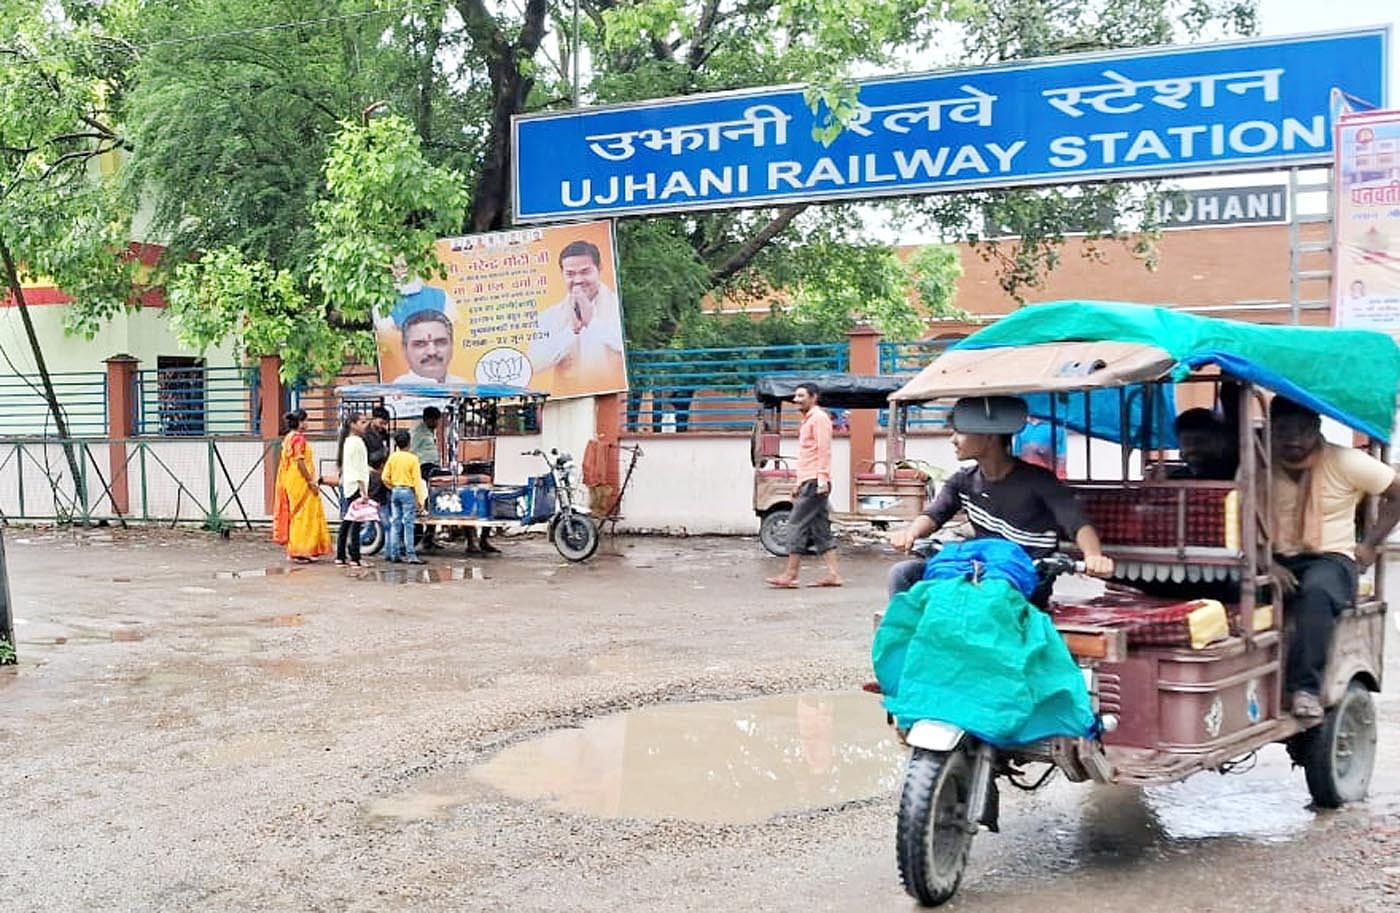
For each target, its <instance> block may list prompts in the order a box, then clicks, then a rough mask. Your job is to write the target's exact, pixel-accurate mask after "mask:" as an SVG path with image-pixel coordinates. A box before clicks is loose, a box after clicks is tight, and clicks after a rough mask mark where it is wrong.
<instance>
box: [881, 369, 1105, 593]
mask: <svg viewBox="0 0 1400 913" xmlns="http://www.w3.org/2000/svg"><path fill="white" fill-rule="evenodd" d="M1026 414H1027V409H1026V403H1025V401H1024V400H1022V399H1020V398H1018V397H1012V396H976V397H964V398H963V399H960V400H958V401H957V403H955V404H954V406H953V414H952V419H951V421H952V425H953V449H954V452H955V453H956V454H957V457H958V459H959V460H976V461H977V462H976V465H973V466H969V467H967V468H965V469H962V470H960V471H958V472H957V473H955V474H954V475H953V476H951V477H950V478H949V479H948V480H947V481H946V482H944V483H943V485H942V487H941V488H939V490H938V495H937V496H936V497H935V498H934V501H933V503H932V504H931V505H929V507H928V509H927V510H925V511H924V513H922V514H920V515H919V516H917V517H915V518H914V520H913V521H912V522H911V523H910V524H909V525H908V526H907V527H905V528H904V529H902V530H900V531H898V532H896V533H894V534H893V535H892V536H891V537H890V542H891V543H892V544H893V545H894V546H895V548H898V549H900V550H902V551H905V552H908V551H909V550H910V549H911V548H912V547H913V545H914V542H915V541H916V540H918V539H921V538H923V537H925V536H928V535H930V534H932V533H934V532H936V531H937V530H939V529H940V528H942V526H943V525H944V524H945V523H947V522H948V521H949V520H951V519H952V518H953V516H954V515H955V514H957V513H958V512H959V511H965V512H966V513H967V517H968V520H969V521H970V522H971V524H972V528H973V531H974V532H975V533H976V536H977V537H978V538H983V537H993V538H998V539H1007V540H1009V541H1011V542H1015V543H1016V544H1017V545H1020V546H1021V547H1022V548H1024V549H1025V550H1026V551H1027V552H1028V553H1029V554H1030V556H1031V557H1032V558H1042V557H1045V556H1046V555H1049V554H1051V553H1052V552H1054V551H1055V550H1056V548H1057V547H1058V546H1059V541H1060V535H1061V533H1063V534H1064V535H1065V536H1066V537H1068V538H1071V539H1073V540H1074V542H1075V544H1076V545H1078V546H1079V548H1080V550H1081V551H1083V553H1084V563H1085V569H1086V570H1087V571H1088V573H1090V574H1092V575H1094V576H1096V577H1108V576H1110V575H1112V573H1113V559H1112V558H1109V557H1108V556H1106V555H1105V554H1104V553H1103V548H1102V546H1101V545H1100V543H1099V534H1098V532H1097V531H1095V529H1094V528H1093V527H1092V526H1090V525H1089V522H1088V520H1086V519H1085V517H1084V513H1083V511H1082V510H1080V507H1079V505H1078V503H1077V502H1076V501H1075V499H1074V493H1073V492H1071V491H1070V490H1069V489H1068V488H1066V487H1065V485H1064V484H1063V483H1062V482H1061V481H1060V480H1059V479H1058V478H1056V477H1055V474H1054V473H1052V472H1050V471H1049V470H1048V469H1045V468H1043V467H1040V466H1033V465H1031V464H1030V463H1026V462H1024V461H1022V460H1019V459H1017V458H1016V457H1014V456H1012V455H1011V436H1012V435H1013V434H1015V433H1016V432H1017V431H1019V430H1021V427H1022V426H1023V425H1024V424H1025V423H1026ZM923 573H924V561H923V559H911V560H908V561H901V562H900V563H899V564H896V565H895V566H894V567H893V568H891V569H890V575H889V594H890V595H891V596H893V595H895V594H896V593H902V592H904V591H905V590H907V589H909V588H910V587H912V586H913V585H914V584H915V583H917V582H918V581H919V580H920V579H922V577H923ZM1050 589H1051V585H1050V584H1049V583H1046V584H1043V585H1042V586H1041V588H1040V589H1039V590H1037V591H1036V592H1035V593H1034V594H1033V596H1032V598H1031V600H1030V601H1031V602H1032V603H1034V604H1035V605H1037V606H1040V607H1041V608H1045V607H1046V606H1047V605H1048V603H1049V600H1050Z"/></svg>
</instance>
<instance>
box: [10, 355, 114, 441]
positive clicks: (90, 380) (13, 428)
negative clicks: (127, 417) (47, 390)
mask: <svg viewBox="0 0 1400 913" xmlns="http://www.w3.org/2000/svg"><path fill="white" fill-rule="evenodd" d="M49 378H50V380H52V381H53V389H54V395H55V396H56V397H57V399H58V403H59V406H60V408H61V409H62V411H63V418H64V421H65V422H66V423H67V425H68V433H69V434H70V435H72V436H74V437H100V436H102V435H104V434H106V433H107V374H106V372H104V371H60V372H57V373H54V374H50V375H49ZM0 419H3V425H0V427H2V428H3V433H5V434H15V435H21V434H37V435H42V434H57V433H58V429H56V428H55V427H54V423H53V416H52V415H51V414H50V412H49V404H48V401H47V400H46V399H44V387H43V384H42V382H41V381H40V379H39V376H38V375H37V374H34V375H27V374H8V375H3V376H0Z"/></svg>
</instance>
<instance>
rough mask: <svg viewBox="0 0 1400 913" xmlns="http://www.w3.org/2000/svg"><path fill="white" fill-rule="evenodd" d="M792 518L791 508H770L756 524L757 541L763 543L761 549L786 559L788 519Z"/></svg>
mask: <svg viewBox="0 0 1400 913" xmlns="http://www.w3.org/2000/svg"><path fill="white" fill-rule="evenodd" d="M790 516H792V507H791V506H789V505H786V504H784V505H781V506H778V507H774V508H770V509H769V511H768V513H766V514H764V515H763V519H762V521H760V522H759V524H758V541H759V542H761V543H763V547H764V548H766V549H768V553H769V554H771V555H776V556H777V557H779V558H786V557H787V553H788V531H787V525H788V517H790Z"/></svg>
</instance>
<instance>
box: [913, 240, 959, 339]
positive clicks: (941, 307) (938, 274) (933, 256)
mask: <svg viewBox="0 0 1400 913" xmlns="http://www.w3.org/2000/svg"><path fill="white" fill-rule="evenodd" d="M904 270H905V277H906V281H907V282H908V284H909V290H910V293H911V294H912V295H913V297H914V299H915V301H916V302H918V307H919V309H920V311H922V313H923V316H924V317H925V318H935V319H937V318H944V319H947V318H953V319H957V320H965V319H967V317H968V313H967V311H965V310H963V309H962V308H960V307H958V306H957V302H956V301H955V300H954V298H955V293H956V292H957V284H958V278H959V277H960V276H962V273H963V268H962V261H961V260H959V258H958V249H957V248H956V247H954V246H952V245H949V244H926V245H924V246H923V247H920V248H919V249H918V250H917V251H915V252H914V254H913V256H911V257H910V258H909V262H907V263H906V264H905V265H904Z"/></svg>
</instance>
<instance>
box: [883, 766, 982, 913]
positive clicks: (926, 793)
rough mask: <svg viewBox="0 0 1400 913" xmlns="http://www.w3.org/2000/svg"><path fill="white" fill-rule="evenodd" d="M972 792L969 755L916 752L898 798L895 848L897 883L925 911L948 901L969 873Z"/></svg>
mask: <svg viewBox="0 0 1400 913" xmlns="http://www.w3.org/2000/svg"><path fill="white" fill-rule="evenodd" d="M971 793H972V765H971V763H970V761H969V758H968V756H967V754H966V752H962V751H954V752H939V751H925V750H924V749H922V748H916V749H914V753H913V754H912V755H911V756H910V758H909V766H908V768H907V769H906V770H905V772H904V790H903V792H902V793H901V794H900V797H899V827H898V829H897V831H896V834H895V847H896V852H897V854H898V856H899V880H900V881H902V882H903V883H904V890H905V891H906V892H908V894H909V896H910V897H913V898H914V899H915V900H917V901H918V902H919V903H920V904H922V905H923V906H925V907H936V906H938V905H939V904H942V903H946V902H947V901H948V900H950V899H951V898H952V896H953V895H954V894H955V893H957V890H958V884H959V883H960V882H961V881H962V877H963V872H964V871H965V870H966V869H967V854H968V851H969V850H970V849H971V848H972V836H973V832H974V831H973V827H970V826H969V825H968V821H967V817H968V812H967V803H968V800H969V798H970V796H971Z"/></svg>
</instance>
